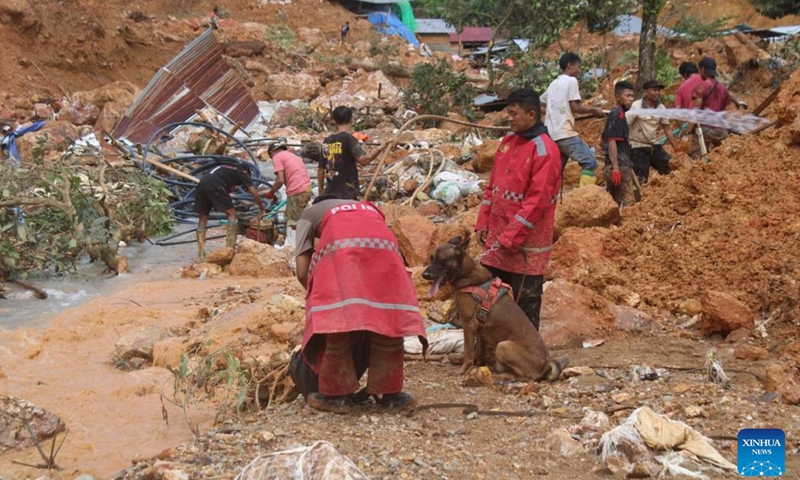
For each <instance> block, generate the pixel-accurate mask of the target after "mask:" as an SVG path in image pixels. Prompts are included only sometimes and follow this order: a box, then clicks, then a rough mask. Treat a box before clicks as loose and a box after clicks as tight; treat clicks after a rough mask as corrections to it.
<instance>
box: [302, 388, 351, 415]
mask: <svg viewBox="0 0 800 480" xmlns="http://www.w3.org/2000/svg"><path fill="white" fill-rule="evenodd" d="M306 403H308V406H310V407H311V408H314V409H316V410H322V411H323V412H331V413H338V414H340V415H341V414H345V413H350V412H352V411H353V399H352V397H351V396H350V395H343V396H341V397H332V396H328V395H323V394H321V393H312V394H310V395H309V396H307V397H306Z"/></svg>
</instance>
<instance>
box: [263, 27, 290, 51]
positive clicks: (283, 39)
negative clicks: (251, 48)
mask: <svg viewBox="0 0 800 480" xmlns="http://www.w3.org/2000/svg"><path fill="white" fill-rule="evenodd" d="M264 41H265V42H266V43H270V44H272V45H274V46H276V47H278V48H279V49H280V50H282V51H284V52H290V51H291V50H292V49H293V48H294V47H295V46H296V45H297V34H296V33H294V30H292V29H291V28H289V27H288V26H286V25H277V24H276V25H270V26H269V27H267V28H266V29H265V30H264Z"/></svg>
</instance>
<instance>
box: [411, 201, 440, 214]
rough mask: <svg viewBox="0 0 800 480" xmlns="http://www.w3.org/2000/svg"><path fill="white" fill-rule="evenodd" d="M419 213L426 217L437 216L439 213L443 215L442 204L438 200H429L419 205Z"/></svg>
mask: <svg viewBox="0 0 800 480" xmlns="http://www.w3.org/2000/svg"><path fill="white" fill-rule="evenodd" d="M417 213H419V214H420V215H423V216H425V217H435V216H437V215H441V213H442V204H441V203H439V202H437V201H436V200H428V201H427V202H425V203H423V204H421V205H420V206H419V207H417Z"/></svg>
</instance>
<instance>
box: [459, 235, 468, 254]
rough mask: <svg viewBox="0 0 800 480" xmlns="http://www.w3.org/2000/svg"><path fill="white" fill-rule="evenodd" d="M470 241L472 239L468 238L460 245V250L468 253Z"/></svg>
mask: <svg viewBox="0 0 800 480" xmlns="http://www.w3.org/2000/svg"><path fill="white" fill-rule="evenodd" d="M469 239H470V237H466V238H465V239H464V241H462V242H461V243H459V245H458V249H459V250H461V251H462V252H466V251H467V247H469Z"/></svg>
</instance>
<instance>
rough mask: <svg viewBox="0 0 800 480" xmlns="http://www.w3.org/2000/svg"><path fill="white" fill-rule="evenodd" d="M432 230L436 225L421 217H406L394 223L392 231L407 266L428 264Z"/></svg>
mask: <svg viewBox="0 0 800 480" xmlns="http://www.w3.org/2000/svg"><path fill="white" fill-rule="evenodd" d="M434 230H436V225H434V223H433V222H432V221H430V220H429V219H427V218H426V217H423V216H422V215H408V216H405V217H401V218H399V219H398V220H397V221H396V222H394V224H393V225H392V231H393V232H394V236H395V237H397V243H398V244H399V245H400V252H402V254H403V257H404V258H405V259H406V263H408V265H409V266H412V267H416V266H420V265H425V264H426V263H427V262H428V247H430V244H431V237H433V232H434Z"/></svg>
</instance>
